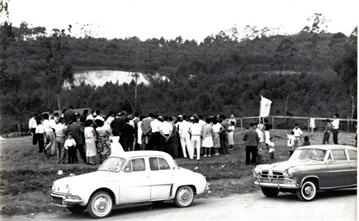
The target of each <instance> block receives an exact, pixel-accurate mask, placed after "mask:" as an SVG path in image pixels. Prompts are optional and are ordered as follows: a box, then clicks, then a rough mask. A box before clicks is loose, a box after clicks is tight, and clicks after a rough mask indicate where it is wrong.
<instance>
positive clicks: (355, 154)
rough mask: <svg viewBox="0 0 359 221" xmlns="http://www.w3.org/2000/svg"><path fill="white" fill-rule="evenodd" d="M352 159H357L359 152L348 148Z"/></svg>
mask: <svg viewBox="0 0 359 221" xmlns="http://www.w3.org/2000/svg"><path fill="white" fill-rule="evenodd" d="M348 154H349V158H350V160H357V152H356V151H355V150H348Z"/></svg>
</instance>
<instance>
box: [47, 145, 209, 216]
mask: <svg viewBox="0 0 359 221" xmlns="http://www.w3.org/2000/svg"><path fill="white" fill-rule="evenodd" d="M206 188H207V182H206V178H205V177H204V176H203V175H202V174H199V173H195V172H193V171H191V170H188V169H185V168H181V167H179V166H178V165H177V164H176V162H175V161H174V160H173V159H172V157H171V156H170V155H169V154H167V153H164V152H160V151H133V152H125V153H123V154H122V156H121V157H110V158H108V159H107V160H105V161H104V162H103V163H102V164H101V165H100V166H99V168H98V169H97V171H95V172H91V173H86V174H82V175H78V176H69V177H65V178H61V179H58V180H56V181H54V183H53V186H52V193H51V197H52V200H53V201H52V204H54V205H57V206H62V207H67V208H68V209H69V210H70V211H71V212H74V213H78V212H83V211H85V209H87V211H88V213H89V214H90V215H91V216H93V217H96V218H101V217H105V216H108V215H109V214H110V212H111V210H112V207H113V206H114V205H122V204H131V203H141V202H156V201H157V202H158V201H164V200H174V202H175V204H176V205H177V206H179V207H188V206H190V205H191V204H192V202H193V199H194V196H195V195H196V194H201V193H203V192H204V191H205V190H206Z"/></svg>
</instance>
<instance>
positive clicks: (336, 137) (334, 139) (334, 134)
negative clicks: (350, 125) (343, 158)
mask: <svg viewBox="0 0 359 221" xmlns="http://www.w3.org/2000/svg"><path fill="white" fill-rule="evenodd" d="M332 133H333V143H334V144H338V133H339V130H338V129H332Z"/></svg>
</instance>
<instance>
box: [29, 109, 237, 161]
mask: <svg viewBox="0 0 359 221" xmlns="http://www.w3.org/2000/svg"><path fill="white" fill-rule="evenodd" d="M236 123H237V121H236V119H235V117H234V116H233V115H231V117H230V118H227V117H226V116H225V115H218V116H209V117H205V118H204V117H203V116H201V115H197V114H194V115H191V116H187V115H179V116H176V117H172V116H160V115H157V114H152V113H151V114H149V115H148V116H139V115H138V114H134V115H132V114H127V113H126V112H125V111H123V112H120V113H117V114H116V113H115V112H113V111H110V112H109V113H108V114H107V115H106V116H105V115H102V113H101V112H100V111H91V112H89V111H88V110H84V111H83V113H82V114H79V113H76V112H74V111H73V109H72V107H70V108H68V109H64V110H62V112H61V113H44V114H41V115H37V114H34V115H33V116H32V118H31V119H30V120H29V128H30V131H31V133H32V135H33V140H32V141H33V145H38V147H39V152H44V153H45V154H46V155H47V156H53V155H56V156H57V163H69V164H72V163H77V162H78V157H77V156H78V155H79V156H80V158H81V159H82V161H83V162H84V163H87V164H98V163H101V162H102V161H103V160H104V159H106V158H107V157H109V156H119V155H121V153H122V152H124V151H134V150H159V151H164V152H167V153H169V154H170V155H171V156H172V157H174V158H179V157H183V158H189V159H196V160H200V159H201V157H211V156H217V155H219V154H228V153H229V151H230V150H232V149H233V147H234V134H235V126H236ZM66 159H67V161H66Z"/></svg>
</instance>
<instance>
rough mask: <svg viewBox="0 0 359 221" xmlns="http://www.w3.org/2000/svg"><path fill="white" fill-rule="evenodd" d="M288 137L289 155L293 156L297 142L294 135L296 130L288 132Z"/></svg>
mask: <svg viewBox="0 0 359 221" xmlns="http://www.w3.org/2000/svg"><path fill="white" fill-rule="evenodd" d="M287 137H288V141H287V147H288V150H289V156H292V154H293V152H294V149H295V148H294V143H295V136H294V132H293V131H291V132H290V134H287Z"/></svg>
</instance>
